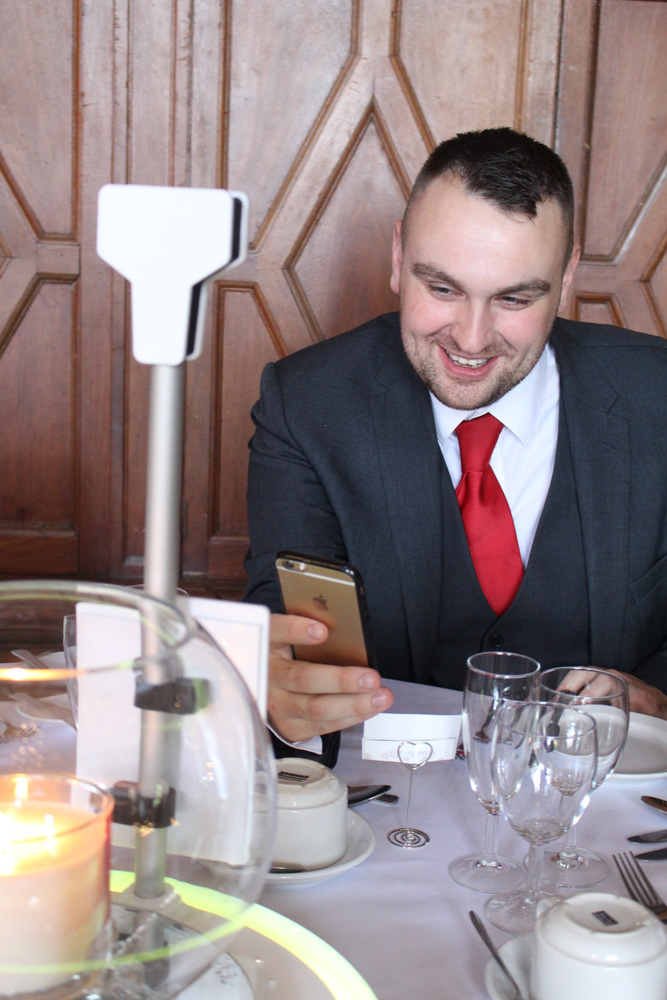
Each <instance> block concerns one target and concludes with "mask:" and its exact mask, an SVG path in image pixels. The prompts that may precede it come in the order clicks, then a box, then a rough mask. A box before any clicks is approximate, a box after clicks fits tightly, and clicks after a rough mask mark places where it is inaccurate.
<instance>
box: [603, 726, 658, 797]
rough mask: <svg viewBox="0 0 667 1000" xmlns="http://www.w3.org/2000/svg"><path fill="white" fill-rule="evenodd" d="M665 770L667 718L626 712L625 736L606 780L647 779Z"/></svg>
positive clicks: (655, 776) (656, 776)
mask: <svg viewBox="0 0 667 1000" xmlns="http://www.w3.org/2000/svg"><path fill="white" fill-rule="evenodd" d="M666 774H667V722H665V721H664V719H655V718H654V717H653V716H652V715H639V714H638V713H637V712H630V726H629V728H628V739H627V742H626V744H625V746H624V748H623V753H622V754H621V756H620V759H619V761H618V764H617V765H616V769H615V770H614V773H613V774H610V775H609V777H608V778H607V781H611V782H614V783H616V782H626V781H647V780H648V779H651V778H664V777H665V775H666Z"/></svg>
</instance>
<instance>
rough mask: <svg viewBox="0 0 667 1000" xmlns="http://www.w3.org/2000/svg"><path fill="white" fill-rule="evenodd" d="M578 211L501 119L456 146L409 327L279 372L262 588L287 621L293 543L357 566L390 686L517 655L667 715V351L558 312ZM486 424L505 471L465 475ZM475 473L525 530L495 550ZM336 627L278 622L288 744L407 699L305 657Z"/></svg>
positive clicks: (268, 399)
mask: <svg viewBox="0 0 667 1000" xmlns="http://www.w3.org/2000/svg"><path fill="white" fill-rule="evenodd" d="M572 219H573V193H572V184H571V181H570V178H569V176H568V173H567V170H566V168H565V166H564V164H563V163H562V161H561V160H560V159H559V157H558V156H556V154H555V153H553V152H552V151H551V150H549V149H548V148H547V147H546V146H543V145H542V144H541V143H538V142H536V141H535V140H533V139H530V138H529V137H527V136H525V135H521V134H518V133H516V132H514V131H513V130H511V129H508V128H502V129H488V130H485V131H482V132H477V133H465V134H461V135H458V136H456V137H454V138H453V139H450V140H448V141H447V142H444V143H442V144H441V145H440V146H439V147H438V148H437V149H436V150H435V152H434V153H433V154H432V155H431V156H430V157H429V159H428V160H427V162H426V164H425V165H424V167H423V169H422V171H421V173H420V175H419V177H418V178H417V181H416V183H415V186H414V189H413V191H412V194H411V196H410V199H409V202H408V206H407V209H406V213H405V216H404V219H403V222H402V223H398V224H397V226H396V230H395V233H394V243H393V260H392V274H391V287H392V289H393V291H395V292H397V293H398V294H399V295H400V325H399V319H398V317H397V316H395V315H393V314H392V315H388V316H383V317H379V318H378V319H377V320H374V321H372V322H370V323H367V324H365V326H363V327H360V328H359V329H358V330H355V331H352V332H351V333H348V334H344V335H342V336H339V337H335V338H333V339H331V340H329V341H326V342H325V343H322V344H317V345H315V346H313V347H309V348H307V349H306V350H304V351H300V352H298V353H297V354H294V355H292V356H290V357H288V358H285V359H283V360H281V361H280V362H278V363H277V364H276V365H269V366H268V367H267V369H266V370H265V372H264V375H263V377H262V389H261V398H260V401H259V403H258V404H257V405H256V406H255V408H254V410H253V419H254V421H255V425H256V432H255V435H254V438H253V441H252V444H251V458H250V476H249V489H248V511H249V522H250V551H249V554H248V558H247V564H246V566H247V570H248V577H249V583H248V590H247V594H246V597H247V599H249V600H252V601H255V602H260V603H265V604H267V605H268V606H269V607H270V608H271V609H272V610H273V611H275V612H280V611H281V610H282V606H281V601H280V596H279V590H278V586H277V580H276V575H275V570H274V568H273V563H274V556H275V553H276V551H278V550H280V549H293V550H296V551H299V552H304V553H310V554H315V555H320V556H328V557H334V558H342V559H347V560H349V562H351V563H352V564H353V565H355V566H357V568H358V569H359V570H360V571H361V573H362V576H363V578H364V583H365V588H366V593H367V598H368V604H369V610H370V617H371V628H372V632H373V640H374V645H375V650H376V655H377V660H378V663H379V665H380V671H381V673H382V675H383V676H385V677H395V678H400V679H406V680H414V681H417V682H421V683H427V684H438V685H442V686H447V687H458V688H460V687H462V685H463V682H464V678H465V661H466V658H467V656H468V655H470V654H471V653H473V652H478V651H481V650H486V649H500V648H502V649H510V650H512V651H515V652H521V653H526V654H528V655H532V656H534V657H535V658H537V659H538V660H539V661H540V662H541V663H542V664H543V666H545V667H547V666H554V665H567V664H582V663H583V664H586V663H591V664H595V665H597V666H599V667H603V668H609V669H618V670H622V671H624V676H626V679H627V680H628V682H629V685H630V692H631V705H632V708H633V709H634V710H636V711H643V712H648V713H651V714H655V715H662V716H663V717H667V697H666V696H665V694H663V691H664V690H667V669H666V667H667V620H666V615H665V612H666V610H667V573H666V570H667V554H666V553H667V491H666V490H665V484H666V482H667V433H666V430H665V429H666V428H667V393H666V392H665V389H666V388H667V343H665V342H664V341H663V340H661V339H660V338H656V337H650V336H647V335H643V334H637V333H633V332H630V331H625V330H619V329H617V328H613V327H606V326H597V325H588V324H580V323H573V322H570V321H566V320H561V319H557V318H556V316H557V313H558V312H559V311H562V309H563V308H564V307H565V305H566V302H567V298H568V295H569V292H570V290H571V285H572V279H573V275H574V271H575V268H576V265H577V261H578V258H579V248H578V247H576V246H573V235H572V234H573V228H572ZM488 413H491V415H492V417H488V416H484V415H485V414H488ZM480 418H482V419H481V420H480ZM492 418H495V421H494V420H493V419H492ZM468 421H470V423H468ZM463 422H465V423H463ZM498 422H499V423H498ZM462 423H463V426H462V427H461V426H460V425H461V424H462ZM483 425H484V426H486V427H487V429H488V428H489V427H490V425H493V426H494V427H495V429H496V430H495V433H496V434H498V432H499V434H498V436H497V443H491V444H489V445H488V449H487V450H488V451H489V453H491V462H490V469H491V470H492V472H489V471H488V468H487V467H486V466H484V463H482V465H483V471H482V467H481V466H480V468H479V469H478V468H477V467H474V468H473V467H469V468H465V469H464V464H468V465H469V457H468V455H469V453H468V452H467V449H468V445H467V444H466V443H465V438H466V435H469V434H470V432H471V429H472V434H473V436H477V435H478V434H480V433H481V431H480V428H481V427H482V426H483ZM484 433H486V431H484ZM485 447H486V445H485ZM491 449H492V451H491ZM464 450H466V456H467V457H466V459H465V463H463V462H462V455H463V451H464ZM443 459H444V460H443ZM484 461H486V462H487V463H488V456H487V458H486V459H485V460H484ZM473 465H474V463H473ZM477 472H479V475H481V476H482V477H489V478H485V479H484V481H485V482H486V483H487V486H484V487H481V488H480V489H481V494H480V495H482V494H484V490H487V489H491V490H492V491H493V496H494V503H496V501H497V505H498V510H499V511H500V508H503V511H504V513H503V514H502V516H504V518H505V521H504V527H503V528H502V530H501V529H500V528H498V527H496V526H494V527H493V528H491V529H489V530H487V529H486V528H485V529H484V531H482V534H484V533H485V532H486V541H485V540H484V539H482V549H484V545H486V549H485V550H484V552H483V553H482V555H480V550H479V547H478V543H479V537H478V536H479V534H480V531H479V529H476V528H475V523H474V518H475V517H476V516H477V515H476V514H474V513H472V514H471V513H470V510H471V509H472V508H471V507H470V506H468V507H467V508H466V504H467V503H470V504H472V507H474V506H475V504H476V503H477V504H478V500H476V499H475V497H474V496H472V493H474V492H475V489H477V487H475V488H473V487H472V486H471V485H470V484H471V483H472V482H473V479H472V478H471V476H472V477H474V475H475V474H476V473H477ZM464 473H465V474H464ZM466 477H467V485H466V482H464V481H465V480H466ZM490 480H492V481H493V482H492V483H491V485H490V486H489V485H488V484H489V481H490ZM477 481H478V482H479V480H477ZM457 488H458V495H457V492H456V491H457ZM466 490H467V491H468V493H469V494H471V496H470V500H469V501H466V500H465V498H464V494H465V493H466ZM471 491H472V492H471ZM478 493H479V489H478ZM478 507H479V504H478ZM508 507H509V512H508V510H507V508H508ZM510 514H511V517H510ZM470 517H472V518H473V521H472V522H470V521H469V518H470ZM501 535H502V543H501V542H500V539H501ZM489 537H490V538H491V545H488V544H487V543H488V539H489ZM505 545H506V546H507V561H506V563H503V565H502V567H500V568H497V567H493V566H492V567H491V570H490V571H489V568H488V565H486V563H488V560H490V561H491V563H493V561H494V560H495V558H496V556H497V552H496V549H497V548H498V546H501V547H503V546H505ZM503 558H504V557H503ZM489 573H490V575H489ZM495 587H499V588H500V591H504V590H507V587H509V590H508V592H507V593H502V592H501V593H496V592H495V591H494V588H495ZM324 635H325V629H324V627H323V626H322V625H320V624H318V623H315V622H311V621H308V620H306V619H302V618H296V617H294V616H284V615H281V614H275V615H274V616H273V619H272V640H273V644H272V645H273V648H272V656H271V668H270V681H269V713H270V719H271V721H272V726H273V728H274V731H275V732H276V733H278V734H279V735H280V737H281V738H282V739H283V740H285V741H287V742H291V743H294V742H296V743H301V742H303V741H307V740H309V739H310V738H311V737H317V736H319V735H321V734H324V733H330V732H332V731H335V730H339V729H341V728H344V727H346V726H349V725H353V724H355V723H357V722H360V721H362V720H364V719H367V718H369V717H371V716H372V715H374V714H376V713H377V712H379V711H382V710H384V709H385V708H387V707H389V705H390V704H391V701H392V695H391V692H389V691H388V689H386V688H384V687H383V686H382V682H381V678H380V676H379V675H378V674H376V673H375V672H374V671H372V670H369V669H366V668H356V667H345V668H340V667H334V666H328V665H324V664H317V665H311V664H305V663H298V662H296V661H294V660H293V659H292V658H291V644H292V643H296V642H298V643H304V642H310V643H313V644H316V643H317V642H320V641H322V639H323V637H324ZM659 689H660V690H659ZM318 743H319V741H316V745H315V749H319V746H318V745H317V744H318Z"/></svg>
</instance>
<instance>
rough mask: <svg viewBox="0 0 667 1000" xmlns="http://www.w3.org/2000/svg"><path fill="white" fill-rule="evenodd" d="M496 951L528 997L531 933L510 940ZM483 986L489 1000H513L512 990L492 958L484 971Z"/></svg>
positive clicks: (531, 950) (531, 945)
mask: <svg viewBox="0 0 667 1000" xmlns="http://www.w3.org/2000/svg"><path fill="white" fill-rule="evenodd" d="M498 951H499V952H500V955H501V957H502V960H503V962H504V963H505V965H506V966H507V968H508V969H509V970H510V972H511V973H512V975H513V976H514V978H515V979H516V981H517V985H518V986H519V988H520V990H521V992H522V993H523V995H524V996H525V997H528V996H530V962H531V958H532V952H533V935H532V933H528V934H520V935H519V936H518V937H514V938H510V940H509V941H506V942H505V944H504V945H502V946H501V947H500V948H499V949H498ZM484 985H485V986H486V988H487V991H488V994H489V996H490V997H491V1000H514V989H513V987H512V986H511V985H510V982H509V980H508V978H507V976H506V975H505V973H504V972H503V970H502V969H501V968H500V966H499V965H498V963H497V962H496V960H495V959H494V958H490V959H489V961H488V962H487V963H486V969H485V970H484Z"/></svg>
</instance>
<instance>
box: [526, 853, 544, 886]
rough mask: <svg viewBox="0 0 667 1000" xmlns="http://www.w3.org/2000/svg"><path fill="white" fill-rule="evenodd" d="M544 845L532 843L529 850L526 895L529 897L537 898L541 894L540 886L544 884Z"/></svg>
mask: <svg viewBox="0 0 667 1000" xmlns="http://www.w3.org/2000/svg"><path fill="white" fill-rule="evenodd" d="M543 853H544V852H543V849H542V845H540V847H539V848H538V847H536V845H535V844H532V843H531V845H530V850H529V852H528V872H527V875H526V895H527V896H528V898H529V899H530V898H535V896H538V895H539V892H540V886H541V884H542V854H543Z"/></svg>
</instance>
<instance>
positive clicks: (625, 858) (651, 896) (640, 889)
mask: <svg viewBox="0 0 667 1000" xmlns="http://www.w3.org/2000/svg"><path fill="white" fill-rule="evenodd" d="M613 858H614V861H615V862H616V867H617V868H618V871H619V874H620V876H621V878H622V879H623V884H624V885H625V888H626V889H627V890H628V895H629V896H630V899H634V900H635V901H636V902H637V903H641V904H642V905H643V906H645V907H646V908H647V909H648V910H651V911H652V912H653V913H655V915H656V917H658V919H659V920H662V922H663V923H667V903H665V901H664V899H662V898H661V897H660V896H659V895H658V893H657V892H656V891H655V889H654V888H653V886H652V885H651V883H650V881H649V880H648V878H647V876H646V874H645V873H644V871H643V869H642V868H641V866H640V864H639V862H638V861H637V859H636V858H635V856H634V854H630V852H629V851H623V852H622V853H621V854H614V855H613Z"/></svg>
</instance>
